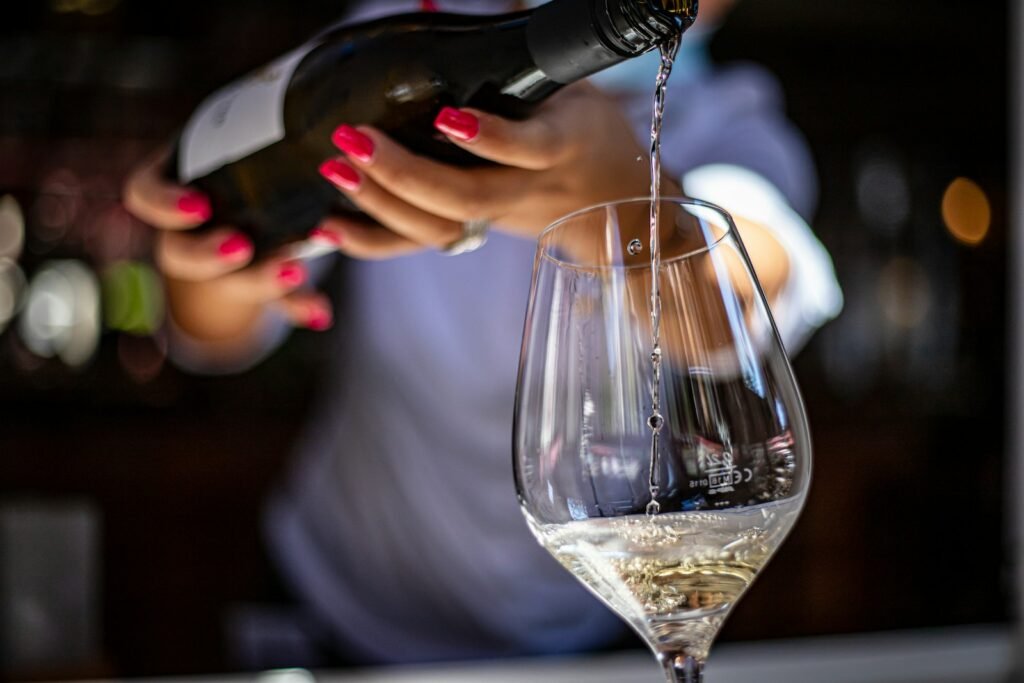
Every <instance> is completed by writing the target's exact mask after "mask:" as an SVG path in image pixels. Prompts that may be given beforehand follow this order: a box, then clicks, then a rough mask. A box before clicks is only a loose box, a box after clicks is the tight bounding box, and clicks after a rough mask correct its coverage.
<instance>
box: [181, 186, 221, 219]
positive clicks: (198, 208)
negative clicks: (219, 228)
mask: <svg viewBox="0 0 1024 683" xmlns="http://www.w3.org/2000/svg"><path fill="white" fill-rule="evenodd" d="M178 211H180V212H182V213H187V214H188V215H189V216H191V217H193V218H197V219H199V220H203V221H206V220H209V219H210V216H212V215H213V210H212V209H211V208H210V200H209V199H208V198H207V197H206V195H205V194H203V193H202V192H187V193H185V194H183V195H181V196H180V197H178Z"/></svg>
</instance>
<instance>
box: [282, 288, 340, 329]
mask: <svg viewBox="0 0 1024 683" xmlns="http://www.w3.org/2000/svg"><path fill="white" fill-rule="evenodd" d="M274 306H275V307H276V308H277V309H278V310H279V311H281V312H282V313H283V314H284V315H285V317H287V318H288V320H290V321H291V323H292V325H294V326H295V327H305V328H307V329H310V330H313V331H314V332H323V331H325V330H329V329H330V328H331V326H332V325H333V324H334V310H333V309H332V307H331V302H330V299H328V298H327V297H326V296H324V295H323V294H320V293H318V292H292V293H291V294H288V295H286V296H283V297H281V298H280V299H278V300H277V301H276V302H275V303H274Z"/></svg>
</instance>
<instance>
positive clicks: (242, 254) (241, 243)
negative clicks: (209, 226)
mask: <svg viewBox="0 0 1024 683" xmlns="http://www.w3.org/2000/svg"><path fill="white" fill-rule="evenodd" d="M217 255H218V256H220V258H221V260H223V261H230V262H232V263H234V262H238V261H245V260H247V259H248V258H249V257H250V256H252V240H250V239H249V238H248V237H246V236H245V235H243V234H242V233H240V232H236V233H235V234H234V235H232V236H231V237H229V238H227V239H226V240H224V241H223V242H221V243H220V246H218V247H217Z"/></svg>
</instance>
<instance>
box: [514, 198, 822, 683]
mask: <svg viewBox="0 0 1024 683" xmlns="http://www.w3.org/2000/svg"><path fill="white" fill-rule="evenodd" d="M650 209H651V202H650V200H649V199H639V200H631V201H623V202H616V203H611V204H606V205H602V206H598V207H594V208H591V209H586V210H584V211H580V212H578V213H575V214H572V215H570V216H568V217H566V218H564V219H562V220H561V221H559V222H557V223H555V224H554V225H553V226H551V227H550V228H548V230H547V231H545V232H544V234H543V235H542V236H541V238H540V240H539V243H538V249H537V257H536V261H535V265H534V276H533V287H532V290H531V295H530V306H529V310H528V312H527V320H526V326H525V331H524V338H523V349H522V356H521V360H520V371H519V385H518V390H517V396H516V414H515V434H514V450H515V455H514V459H515V476H516V486H517V491H518V495H519V499H520V503H521V505H522V509H523V511H524V513H525V515H526V517H527V520H528V522H529V524H530V527H531V529H532V530H533V532H534V534H535V535H536V536H537V539H538V540H539V541H540V543H541V544H542V545H543V546H544V547H545V548H547V549H548V551H550V552H551V553H552V555H554V557H555V558H556V559H557V560H558V561H559V562H561V564H562V565H563V566H564V567H565V568H566V569H568V570H569V571H570V572H571V573H572V574H573V575H574V576H576V577H577V578H578V579H579V580H580V581H582V582H583V583H584V584H585V585H586V586H587V587H588V588H590V590H591V591H593V592H594V593H595V594H596V595H597V596H598V597H600V598H601V599H602V600H603V601H604V602H605V603H606V604H607V605H608V606H609V607H610V608H611V609H613V610H614V611H615V612H616V613H617V614H619V616H621V617H622V618H623V619H624V620H625V621H626V622H627V623H629V624H630V625H631V626H632V627H633V629H634V630H635V631H636V632H637V633H638V634H639V635H640V636H641V637H642V638H643V639H644V641H645V642H646V643H647V644H648V645H649V646H650V648H651V649H652V650H653V651H654V653H655V655H656V656H657V658H658V660H659V661H660V662H661V664H662V666H663V668H664V670H665V673H666V676H667V677H668V680H669V681H670V682H672V681H688V682H696V681H701V680H702V676H703V668H704V662H705V660H706V658H707V655H708V651H709V650H710V648H711V645H712V642H713V641H714V638H715V636H716V635H717V633H718V631H719V629H720V628H721V626H722V624H723V622H724V621H725V618H726V617H727V616H728V614H729V611H730V610H731V609H732V607H733V605H735V604H736V601H737V600H738V599H739V598H740V596H742V594H743V593H744V592H745V591H746V589H747V588H748V587H749V586H750V584H751V583H752V582H753V581H754V579H755V578H756V576H757V574H758V572H759V571H760V570H761V569H762V568H763V567H764V565H765V564H766V563H767V562H768V560H769V559H770V558H771V556H772V555H773V554H774V552H775V551H776V550H777V549H778V548H779V546H780V545H781V543H782V541H783V540H784V539H785V537H786V535H787V534H788V533H789V531H790V529H791V528H792V527H793V525H794V523H795V522H796V519H797V517H798V516H799V514H800V510H801V508H802V506H803V502H804V498H805V496H806V492H807V487H808V485H809V483H810V466H811V449H810V437H809V434H808V429H807V424H806V418H805V414H804V408H803V403H802V401H801V398H800V394H799V390H798V388H797V386H796V382H795V380H794V378H793V374H792V370H791V368H790V365H789V362H788V360H787V358H786V354H785V351H784V349H783V347H782V343H781V341H780V340H779V337H778V334H777V331H776V329H775V325H774V322H773V321H772V319H771V314H770V312H769V310H768V306H767V304H766V302H765V299H764V295H763V294H762V292H761V289H760V287H759V285H758V283H757V279H756V277H755V276H754V273H753V271H752V269H751V267H750V262H749V259H748V258H747V255H746V253H745V252H744V249H743V245H742V243H741V241H740V239H739V236H738V234H737V233H736V229H735V226H734V225H733V223H732V220H731V219H730V218H729V216H728V214H726V213H725V212H724V211H722V210H721V209H719V208H717V207H714V206H712V205H709V204H706V203H703V202H699V201H696V200H689V199H664V200H662V201H661V204H660V211H659V212H658V213H659V215H660V220H659V225H658V231H657V234H658V238H659V241H660V244H661V249H662V254H661V266H660V270H659V274H658V277H659V280H658V282H659V288H658V290H659V297H660V325H659V328H660V330H659V334H658V342H657V345H655V341H654V336H653V329H654V328H653V325H652V319H651V298H650V297H651V284H652V279H651V272H652V269H651V262H650V260H649V259H648V258H647V255H646V253H644V249H643V244H644V238H645V237H646V236H647V235H649V234H650V222H649V220H650ZM638 245H639V248H638ZM655 349H657V351H655ZM656 359H657V360H658V361H660V364H661V367H660V371H659V372H658V373H657V375H660V382H659V387H658V388H659V392H658V397H659V405H658V408H657V410H654V405H653V396H654V392H653V389H654V386H653V385H654V377H655V376H657V375H656V373H655V372H654V361H655V360H656ZM652 415H653V416H657V417H656V418H653V417H652ZM655 436H657V438H655Z"/></svg>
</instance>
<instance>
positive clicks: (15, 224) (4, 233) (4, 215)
mask: <svg viewBox="0 0 1024 683" xmlns="http://www.w3.org/2000/svg"><path fill="white" fill-rule="evenodd" d="M24 245H25V214H23V213H22V211H21V205H20V204H18V200H17V199H15V198H14V197H12V196H11V195H9V194H8V195H4V196H3V197H0V258H7V259H12V260H15V261H17V260H18V257H19V256H21V248H22V247H23V246H24Z"/></svg>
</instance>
